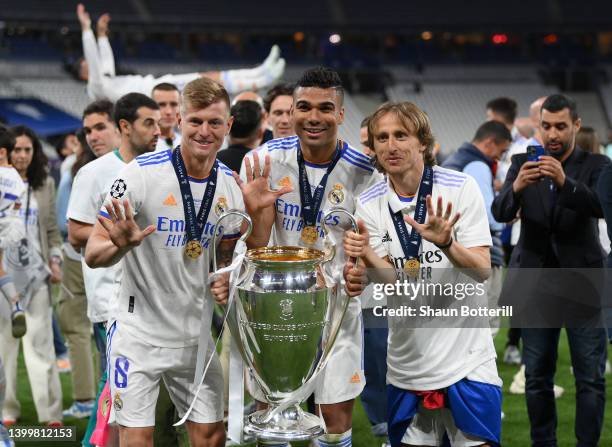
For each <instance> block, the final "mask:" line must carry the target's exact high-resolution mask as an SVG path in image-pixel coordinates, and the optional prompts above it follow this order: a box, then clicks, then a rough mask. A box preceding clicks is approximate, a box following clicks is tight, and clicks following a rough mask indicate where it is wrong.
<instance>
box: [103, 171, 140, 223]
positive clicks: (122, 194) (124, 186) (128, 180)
mask: <svg viewBox="0 0 612 447" xmlns="http://www.w3.org/2000/svg"><path fill="white" fill-rule="evenodd" d="M145 195H146V182H145V178H144V171H143V168H141V167H140V166H139V165H138V163H137V162H136V160H133V161H132V162H130V163H129V164H128V165H127V166H125V167H124V168H123V169H122V170H121V172H119V175H118V176H117V178H115V180H114V181H113V184H112V185H111V187H110V190H109V191H108V193H107V194H106V198H105V199H104V203H103V204H102V207H101V208H100V210H99V211H98V214H99V215H101V216H102V217H106V218H107V219H108V218H109V217H110V216H109V215H108V212H107V210H106V205H110V204H111V203H112V199H117V200H119V202H120V203H121V204H123V201H124V200H125V199H127V200H128V201H129V203H130V206H131V208H132V212H133V213H134V215H135V216H136V215H138V212H139V211H140V208H141V207H142V204H143V203H144V200H145Z"/></svg>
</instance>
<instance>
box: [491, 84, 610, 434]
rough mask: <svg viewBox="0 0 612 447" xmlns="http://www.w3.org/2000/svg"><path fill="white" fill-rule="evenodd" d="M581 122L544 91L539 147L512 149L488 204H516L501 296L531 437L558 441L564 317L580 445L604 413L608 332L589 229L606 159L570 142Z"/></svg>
mask: <svg viewBox="0 0 612 447" xmlns="http://www.w3.org/2000/svg"><path fill="white" fill-rule="evenodd" d="M580 123H581V121H580V118H579V117H578V113H577V110H576V104H575V102H574V101H573V100H571V99H570V98H568V97H566V96H564V95H552V96H549V97H548V98H547V99H546V101H545V102H544V104H543V105H542V109H541V118H540V128H541V133H542V140H543V145H544V148H545V150H546V154H547V155H543V156H540V157H539V158H538V160H537V161H528V160H527V155H526V154H518V155H515V156H513V157H512V165H511V167H510V170H509V171H508V175H507V177H506V181H505V183H504V186H503V187H502V190H501V192H500V194H499V195H498V196H497V197H496V199H495V200H494V201H493V205H492V211H493V215H494V217H495V218H496V219H497V220H498V221H502V222H509V221H511V220H513V219H514V218H515V217H516V215H517V213H518V212H519V209H520V213H521V222H522V226H521V235H520V238H519V242H518V244H517V248H518V250H515V252H514V253H513V256H512V260H511V265H515V266H517V267H518V269H514V270H511V271H509V272H508V275H507V277H506V281H505V283H504V290H503V293H502V298H501V301H502V303H504V304H506V303H507V304H513V305H514V306H515V314H516V313H520V315H519V325H521V326H523V332H522V337H523V342H524V348H523V349H524V352H523V361H524V363H525V376H526V393H525V394H526V398H527V410H528V413H529V420H530V424H531V440H532V445H533V446H556V445H557V441H556V426H557V416H556V408H555V398H554V394H553V377H554V374H555V368H556V361H557V347H558V342H559V334H560V331H561V329H560V328H561V327H563V326H564V327H565V328H566V331H567V336H568V340H569V345H570V353H571V357H572V365H573V368H574V375H575V378H576V424H575V431H576V438H577V439H578V445H579V446H596V445H598V442H599V437H600V434H601V427H602V423H603V414H604V406H605V392H606V388H605V380H604V369H605V361H606V342H607V337H606V331H605V329H604V327H603V324H602V323H603V322H602V318H601V314H602V312H601V307H602V306H601V286H602V283H603V281H602V279H603V278H602V276H603V275H602V273H603V272H602V267H603V265H604V252H603V250H602V248H601V246H600V244H599V238H598V230H597V219H598V218H600V217H602V215H603V214H602V209H601V205H600V202H599V199H598V197H597V194H596V192H595V187H596V185H597V181H598V178H599V175H600V173H601V170H602V168H604V167H605V166H606V165H608V164H609V163H610V160H609V159H607V158H606V157H604V156H602V155H599V154H591V153H587V152H584V151H582V150H581V149H580V148H578V147H576V144H575V137H576V133H577V132H578V130H579V129H580ZM570 269H571V270H570ZM577 269H580V271H577ZM519 300H520V302H519ZM517 310H518V312H516V311H517ZM515 316H516V315H515Z"/></svg>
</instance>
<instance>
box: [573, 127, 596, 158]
mask: <svg viewBox="0 0 612 447" xmlns="http://www.w3.org/2000/svg"><path fill="white" fill-rule="evenodd" d="M576 146H578V147H579V148H580V149H582V150H583V151H585V152H590V153H591V154H601V153H602V152H601V145H600V144H599V137H598V136H597V132H595V129H593V128H592V127H588V126H584V127H581V128H580V130H579V131H578V133H577V134H576Z"/></svg>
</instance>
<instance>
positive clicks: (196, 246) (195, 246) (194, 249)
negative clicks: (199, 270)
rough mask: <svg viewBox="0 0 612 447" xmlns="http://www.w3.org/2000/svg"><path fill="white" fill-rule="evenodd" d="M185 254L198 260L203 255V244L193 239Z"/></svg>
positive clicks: (186, 246)
mask: <svg viewBox="0 0 612 447" xmlns="http://www.w3.org/2000/svg"><path fill="white" fill-rule="evenodd" d="M185 254H186V255H187V257H189V258H191V259H198V258H199V257H200V256H201V255H202V244H201V243H200V241H198V240H196V239H192V240H190V241H188V242H187V245H185Z"/></svg>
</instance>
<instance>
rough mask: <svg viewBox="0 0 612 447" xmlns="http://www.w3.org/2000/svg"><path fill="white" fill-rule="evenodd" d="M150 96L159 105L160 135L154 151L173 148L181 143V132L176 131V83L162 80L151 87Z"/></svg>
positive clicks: (177, 102)
mask: <svg viewBox="0 0 612 447" xmlns="http://www.w3.org/2000/svg"><path fill="white" fill-rule="evenodd" d="M151 98H153V101H155V102H156V103H157V105H158V106H159V111H160V112H161V120H160V122H159V128H160V130H161V135H160V136H159V139H158V140H157V146H156V147H155V150H156V151H163V150H167V149H174V148H175V147H177V146H178V145H179V144H181V134H180V133H179V132H177V126H178V114H179V106H180V100H181V93H180V92H179V89H178V87H177V86H176V85H174V84H170V83H168V82H162V83H161V84H157V85H156V86H155V87H153V91H152V92H151Z"/></svg>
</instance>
